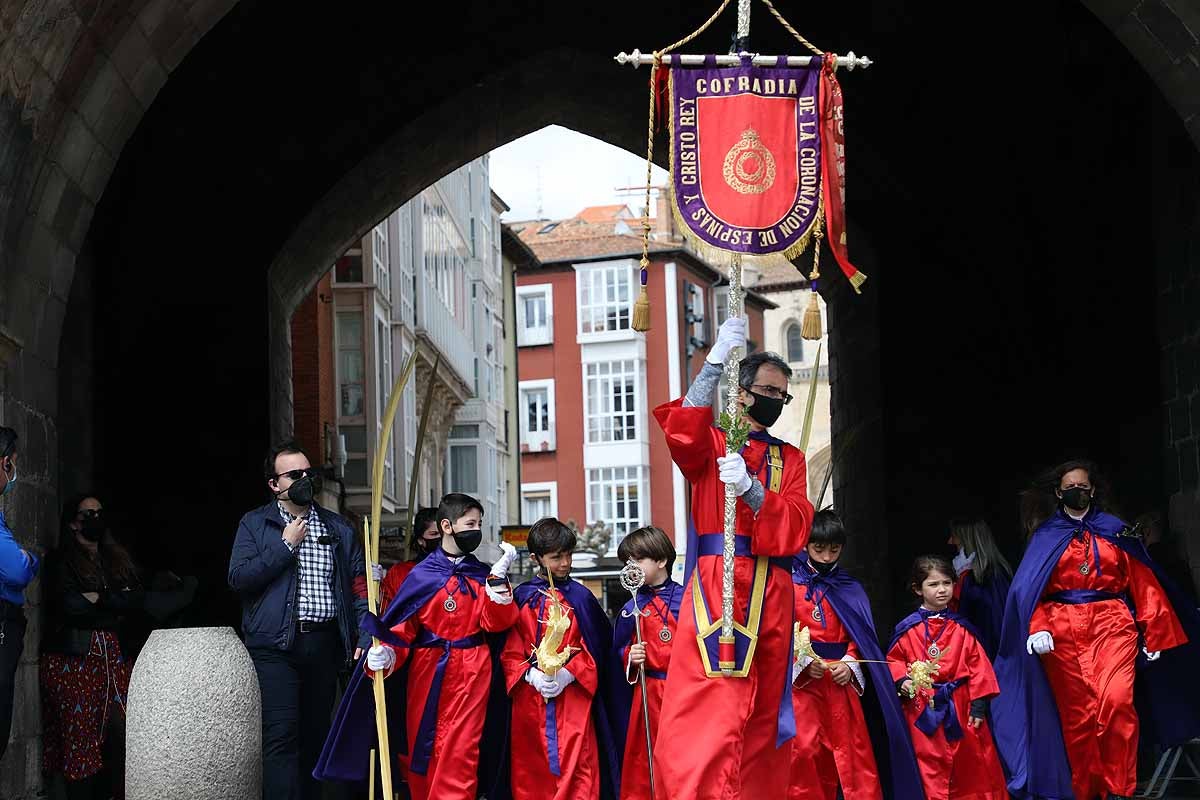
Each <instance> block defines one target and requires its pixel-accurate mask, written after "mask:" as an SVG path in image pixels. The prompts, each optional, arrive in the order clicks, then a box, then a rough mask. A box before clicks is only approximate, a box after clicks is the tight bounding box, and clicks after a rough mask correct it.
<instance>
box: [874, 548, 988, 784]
mask: <svg viewBox="0 0 1200 800" xmlns="http://www.w3.org/2000/svg"><path fill="white" fill-rule="evenodd" d="M911 587H912V590H913V592H914V593H915V594H916V595H917V596H918V597H920V598H921V607H920V608H918V609H917V611H916V612H914V613H913V614H911V615H909V616H908V617H906V618H905V619H903V620H902V621H901V622H900V624H899V625H897V626H896V631H895V634H894V636H893V637H892V644H891V646H890V647H889V648H888V659H889V660H891V661H893V662H894V663H893V664H891V670H892V676H893V677H894V678H895V679H896V686H897V688H898V689H899V691H900V696H901V697H902V698H906V702H905V703H904V713H905V716H906V717H908V719H909V721H910V722H911V723H912V728H911V729H910V733H911V735H912V741H913V750H915V751H916V754H917V764H918V765H919V766H920V769H921V782H922V783H923V784H924V787H925V795H926V797H927V798H928V800H952V798H971V800H1008V789H1007V787H1006V786H1005V782H1004V772H1003V770H1002V769H1001V767H1000V759H999V757H998V756H997V754H996V745H995V743H994V742H993V741H992V732H991V728H990V727H989V726H988V722H987V715H988V705H989V702H990V700H991V698H992V697H994V696H995V695H996V694H998V693H999V691H1000V689H999V686H998V685H997V683H996V675H995V673H994V672H992V664H991V662H990V661H989V660H988V657H987V654H986V653H985V652H984V650H983V645H981V644H980V643H979V640H978V639H977V638H976V637H975V634H974V633H973V632H972V631H971V629H970V628H969V627H968V626H969V625H970V623H967V622H966V621H965V619H963V618H962V617H961V616H959V615H958V614H957V613H955V612H953V611H950V610H949V605H950V600H951V598H952V597H953V594H954V567H953V566H952V565H951V563H950V561H949V559H946V558H944V557H942V556H921V557H919V558H918V559H917V560H916V561H915V562H914V563H913V570H912V584H911ZM918 661H924V662H929V663H932V664H936V672H935V673H934V676H933V688H932V690H930V689H927V688H921V687H915V686H914V684H913V680H912V678H911V677H909V675H910V674H911V669H910V667H911V665H912V664H913V663H914V662H918Z"/></svg>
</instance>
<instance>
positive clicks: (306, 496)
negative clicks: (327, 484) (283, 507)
mask: <svg viewBox="0 0 1200 800" xmlns="http://www.w3.org/2000/svg"><path fill="white" fill-rule="evenodd" d="M320 491H321V476H320V475H305V476H304V477H303V478H301V479H300V480H298V481H295V482H294V483H293V484H292V485H291V486H289V487H288V488H287V491H286V492H280V494H287V499H288V500H291V501H292V502H293V503H295V504H296V505H298V506H311V505H312V501H313V498H314V497H316V496H317V494H319V493H320Z"/></svg>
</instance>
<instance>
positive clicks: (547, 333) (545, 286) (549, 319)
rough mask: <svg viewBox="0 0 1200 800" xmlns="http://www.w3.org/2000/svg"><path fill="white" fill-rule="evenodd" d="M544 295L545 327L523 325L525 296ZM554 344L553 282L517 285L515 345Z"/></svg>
mask: <svg viewBox="0 0 1200 800" xmlns="http://www.w3.org/2000/svg"><path fill="white" fill-rule="evenodd" d="M537 295H544V296H545V299H546V326H545V328H541V327H537V328H528V327H526V326H525V298H527V297H536V296H537ZM542 344H554V284H551V283H531V284H528V285H523V286H518V287H517V347H535V346H537V345H542Z"/></svg>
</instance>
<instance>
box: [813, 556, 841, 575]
mask: <svg viewBox="0 0 1200 800" xmlns="http://www.w3.org/2000/svg"><path fill="white" fill-rule="evenodd" d="M808 563H809V564H811V565H812V568H813V569H815V570H816V571H817V574H818V575H828V574H829V573H831V572H833V568H834V567H836V566H837V562H836V561H830V562H829V563H828V564H826V563H824V562H821V561H815V560H813V559H811V558H810V559H809V560H808Z"/></svg>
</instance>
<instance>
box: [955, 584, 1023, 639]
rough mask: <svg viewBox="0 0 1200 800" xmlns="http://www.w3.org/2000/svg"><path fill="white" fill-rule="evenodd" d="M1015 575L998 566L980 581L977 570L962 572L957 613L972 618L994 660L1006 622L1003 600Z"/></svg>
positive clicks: (980, 637)
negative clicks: (976, 575) (1001, 631)
mask: <svg viewBox="0 0 1200 800" xmlns="http://www.w3.org/2000/svg"><path fill="white" fill-rule="evenodd" d="M1011 584H1012V579H1011V578H1009V577H1008V576H1007V575H1005V574H1004V573H1003V572H1000V571H999V570H998V569H996V570H993V571H992V575H991V577H989V578H988V581H987V583H979V582H978V581H977V580H976V579H975V573H974V572H967V573H966V574H965V575H963V576H962V591H961V593H960V594H959V599H958V613H960V614H962V615H963V616H964V617H966V618H967V619H969V620H970V621H971V624H972V625H974V626H975V630H976V631H978V634H979V635H978V636H977V637H976V638H978V639H979V643H980V644H982V645H983V650H984V652H985V653H987V657H988V659H989V660H991V661H993V662H994V661H995V660H996V650H997V648H999V647H1000V629H1001V627H1003V624H1004V603H1005V602H1006V601H1007V599H1008V587H1009V586H1010V585H1011Z"/></svg>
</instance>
